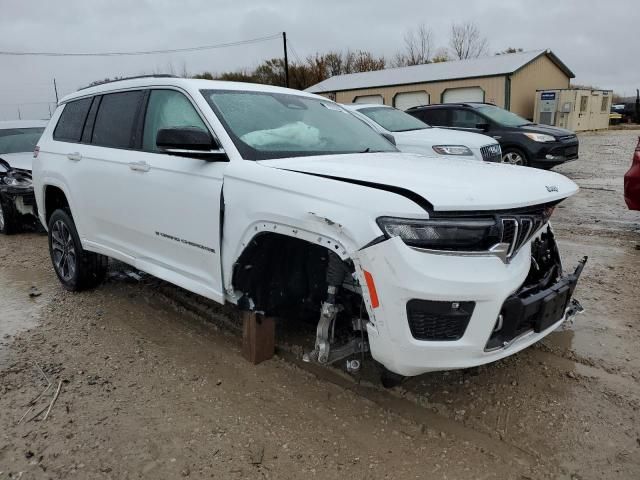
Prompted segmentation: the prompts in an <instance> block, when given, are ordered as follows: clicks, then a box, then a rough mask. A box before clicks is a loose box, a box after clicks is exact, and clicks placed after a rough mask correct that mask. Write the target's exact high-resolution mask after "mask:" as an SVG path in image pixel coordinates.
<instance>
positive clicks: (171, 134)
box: [156, 127, 227, 160]
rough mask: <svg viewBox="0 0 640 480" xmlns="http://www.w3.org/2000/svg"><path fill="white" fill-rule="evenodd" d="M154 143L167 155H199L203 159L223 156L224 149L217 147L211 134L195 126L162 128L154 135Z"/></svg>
mask: <svg viewBox="0 0 640 480" xmlns="http://www.w3.org/2000/svg"><path fill="white" fill-rule="evenodd" d="M156 145H157V146H158V147H159V148H160V149H161V150H162V151H163V152H164V153H168V154H169V155H179V156H183V157H201V158H204V159H205V160H209V159H212V160H213V158H214V157H220V156H222V157H224V158H225V160H227V158H226V155H225V153H224V150H222V149H221V148H219V147H218V145H217V144H216V143H215V141H214V140H213V137H212V136H211V134H210V133H209V132H207V131H204V130H201V129H199V128H195V127H177V128H162V129H160V130H158V134H157V135H156Z"/></svg>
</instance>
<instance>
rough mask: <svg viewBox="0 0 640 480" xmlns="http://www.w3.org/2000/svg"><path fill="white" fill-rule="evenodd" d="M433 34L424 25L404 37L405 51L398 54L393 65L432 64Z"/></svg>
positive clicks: (408, 32) (409, 31)
mask: <svg viewBox="0 0 640 480" xmlns="http://www.w3.org/2000/svg"><path fill="white" fill-rule="evenodd" d="M432 49H433V32H432V31H431V29H430V28H428V27H427V26H426V25H425V24H424V23H423V24H421V25H419V26H418V27H417V28H416V29H411V30H408V31H407V32H406V33H405V35H404V50H402V51H400V52H398V53H396V55H395V56H394V59H393V61H392V65H394V66H396V67H406V66H409V65H422V64H424V63H430V62H431V51H432Z"/></svg>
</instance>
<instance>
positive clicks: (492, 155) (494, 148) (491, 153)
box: [480, 144, 502, 162]
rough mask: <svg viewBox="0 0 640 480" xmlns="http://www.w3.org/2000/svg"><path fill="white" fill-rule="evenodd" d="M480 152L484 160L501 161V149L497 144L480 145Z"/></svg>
mask: <svg viewBox="0 0 640 480" xmlns="http://www.w3.org/2000/svg"><path fill="white" fill-rule="evenodd" d="M480 153H481V154H482V159H483V160H484V161H485V162H502V150H501V148H500V145H498V144H495V145H485V146H484V147H480Z"/></svg>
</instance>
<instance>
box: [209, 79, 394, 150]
mask: <svg viewBox="0 0 640 480" xmlns="http://www.w3.org/2000/svg"><path fill="white" fill-rule="evenodd" d="M201 93H202V95H204V98H205V99H206V100H207V102H208V103H209V105H211V108H212V109H213V110H214V112H215V113H216V115H217V116H218V118H219V119H220V121H221V122H222V123H223V124H224V126H225V128H226V130H227V133H229V135H230V136H231V138H232V140H233V142H234V144H235V145H236V148H237V149H238V151H239V152H240V155H242V157H243V158H244V159H247V160H269V159H273V158H285V157H300V156H310V155H326V154H344V153H358V152H362V153H365V152H367V153H368V152H396V151H397V149H396V148H395V147H394V146H393V145H392V144H391V143H390V142H389V141H387V140H386V139H385V138H384V137H382V136H381V135H379V134H378V133H376V132H375V131H374V130H372V129H371V128H370V127H369V126H368V125H367V124H365V123H364V122H363V121H362V120H359V119H357V118H356V117H354V116H353V115H351V114H349V113H348V112H347V111H345V110H344V109H343V108H341V107H340V106H338V105H336V104H335V103H333V102H331V101H329V100H327V101H323V100H320V99H315V98H309V97H304V96H299V95H292V94H283V93H271V92H247V91H239V90H202V91H201Z"/></svg>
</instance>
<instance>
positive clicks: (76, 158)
mask: <svg viewBox="0 0 640 480" xmlns="http://www.w3.org/2000/svg"><path fill="white" fill-rule="evenodd" d="M67 158H68V159H69V160H73V161H74V162H79V161H80V160H82V155H80V153H78V152H71V153H67Z"/></svg>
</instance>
